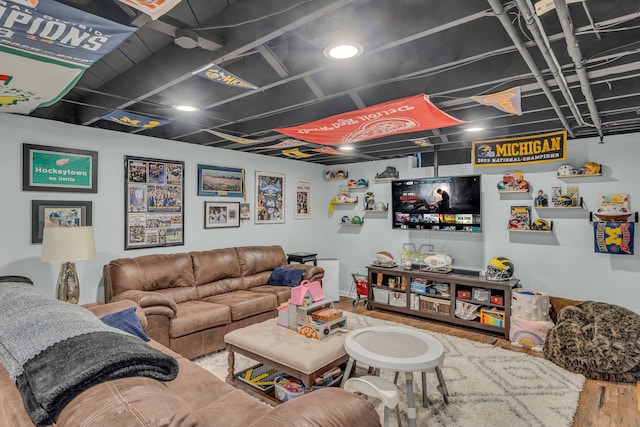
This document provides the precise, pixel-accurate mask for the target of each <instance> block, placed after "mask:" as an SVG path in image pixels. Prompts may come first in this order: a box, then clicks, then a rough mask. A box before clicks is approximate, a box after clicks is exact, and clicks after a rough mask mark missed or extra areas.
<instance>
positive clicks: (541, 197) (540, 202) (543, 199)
mask: <svg viewBox="0 0 640 427" xmlns="http://www.w3.org/2000/svg"><path fill="white" fill-rule="evenodd" d="M536 206H549V201H548V200H547V196H545V194H544V192H543V191H542V190H538V197H536Z"/></svg>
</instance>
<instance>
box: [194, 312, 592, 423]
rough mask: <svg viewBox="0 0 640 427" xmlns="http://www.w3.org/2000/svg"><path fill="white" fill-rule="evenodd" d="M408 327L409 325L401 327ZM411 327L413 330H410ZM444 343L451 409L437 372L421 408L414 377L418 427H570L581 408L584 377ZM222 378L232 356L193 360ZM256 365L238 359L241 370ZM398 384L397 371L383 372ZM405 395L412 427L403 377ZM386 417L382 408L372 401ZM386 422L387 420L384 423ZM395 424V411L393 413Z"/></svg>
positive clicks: (452, 340)
mask: <svg viewBox="0 0 640 427" xmlns="http://www.w3.org/2000/svg"><path fill="white" fill-rule="evenodd" d="M348 316H349V317H348V323H350V324H358V325H381V324H387V325H399V324H398V323H394V322H389V321H385V320H380V319H375V318H372V317H368V316H362V315H357V314H353V313H348ZM401 326H404V325H401ZM405 327H407V328H408V327H410V326H405ZM430 333H431V334H432V335H433V336H435V337H436V338H437V339H438V340H440V342H441V343H442V344H443V346H444V348H445V359H444V366H443V368H442V372H443V375H444V378H445V382H446V384H447V388H448V390H449V404H448V405H446V404H445V403H444V400H443V398H442V395H441V394H440V392H438V390H437V388H436V387H437V384H438V381H437V378H436V375H435V373H428V374H427V399H428V402H429V406H428V407H427V408H423V407H422V390H421V388H422V386H421V381H420V374H419V373H415V374H414V393H415V399H416V405H418V421H417V425H418V426H421V427H426V426H428V427H435V426H442V427H445V426H446V427H451V426H459V427H467V426H469V427H471V426H473V427H478V426H493V427H503V426H504V427H520V426H522V427H525V426H526V427H537V426H540V427H546V426H554V427H570V426H572V425H573V417H574V415H575V413H576V409H577V407H578V399H579V397H580V391H581V390H582V386H583V384H584V381H585V377H584V376H582V375H578V374H573V373H571V372H569V371H566V370H564V369H562V368H560V367H558V366H557V365H555V364H553V363H551V362H550V361H548V360H545V359H543V358H540V357H534V356H528V355H527V354H524V353H517V352H513V351H509V350H504V349H501V348H498V347H493V346H491V345H488V344H483V343H478V342H474V341H471V340H467V339H464V338H458V337H453V336H449V335H444V334H440V333H437V332H430ZM194 361H195V362H196V363H197V364H198V365H200V366H202V367H204V368H205V369H207V370H209V371H210V372H212V373H213V374H215V375H216V376H218V377H219V378H222V379H224V378H225V377H226V375H227V353H226V351H220V352H217V353H212V354H209V355H206V356H202V357H200V358H198V359H195V360H194ZM252 364H255V362H254V361H252V360H251V359H248V358H246V357H243V356H241V355H236V370H241V369H244V368H246V367H249V366H251V365H252ZM381 375H382V376H383V377H386V378H389V379H393V375H394V373H393V372H384V371H383V372H382V373H381ZM398 384H399V389H400V392H401V403H400V409H401V417H402V424H403V425H405V426H406V425H408V424H407V423H408V419H407V412H406V394H405V390H404V389H405V383H404V380H403V376H402V375H401V380H400V381H399V382H398ZM372 402H373V403H374V404H375V405H376V408H377V410H378V412H379V413H380V415H381V417H382V414H383V410H384V407H383V405H382V404H381V403H380V402H379V401H377V400H375V399H372ZM381 419H382V418H381ZM391 425H396V424H395V411H391Z"/></svg>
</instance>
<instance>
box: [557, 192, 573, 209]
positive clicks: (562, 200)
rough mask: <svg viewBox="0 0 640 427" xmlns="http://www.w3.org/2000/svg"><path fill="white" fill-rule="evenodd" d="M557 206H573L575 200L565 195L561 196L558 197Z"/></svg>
mask: <svg viewBox="0 0 640 427" xmlns="http://www.w3.org/2000/svg"><path fill="white" fill-rule="evenodd" d="M557 204H558V205H559V206H573V199H572V198H571V196H567V195H566V194H563V195H561V196H558V199H557Z"/></svg>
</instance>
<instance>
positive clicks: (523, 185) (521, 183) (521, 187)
mask: <svg viewBox="0 0 640 427" xmlns="http://www.w3.org/2000/svg"><path fill="white" fill-rule="evenodd" d="M518 189H519V190H528V189H529V181H525V180H524V179H523V180H522V181H518Z"/></svg>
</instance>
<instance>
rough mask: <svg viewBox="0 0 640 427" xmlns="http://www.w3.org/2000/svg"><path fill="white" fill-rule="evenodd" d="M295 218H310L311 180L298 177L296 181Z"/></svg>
mask: <svg viewBox="0 0 640 427" xmlns="http://www.w3.org/2000/svg"><path fill="white" fill-rule="evenodd" d="M294 218H295V219H311V180H310V179H298V180H297V181H296V212H295V214H294Z"/></svg>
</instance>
